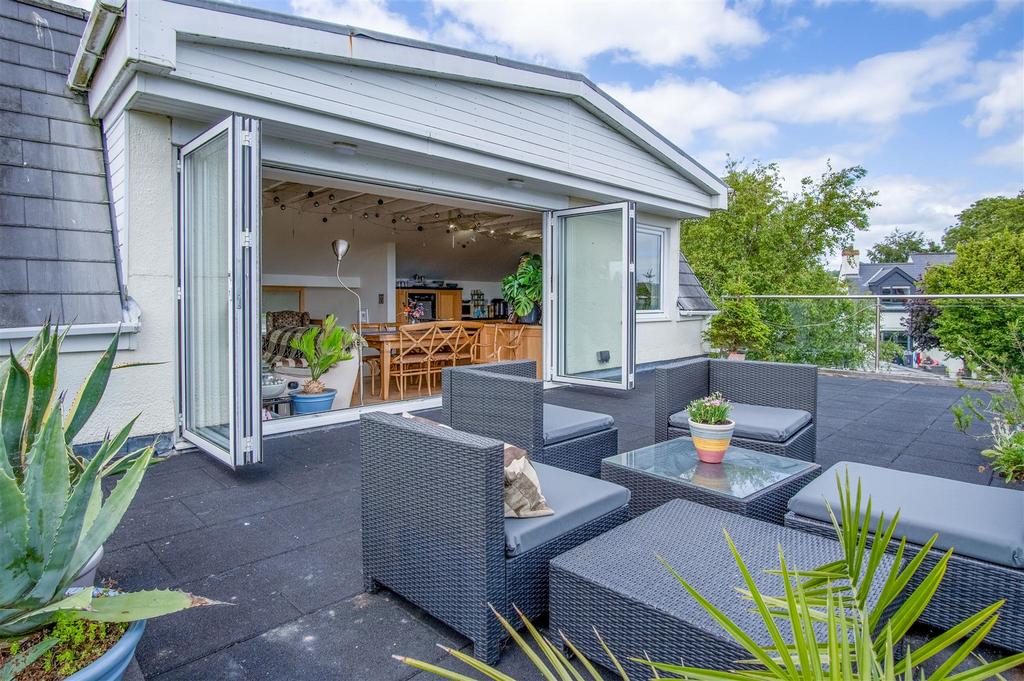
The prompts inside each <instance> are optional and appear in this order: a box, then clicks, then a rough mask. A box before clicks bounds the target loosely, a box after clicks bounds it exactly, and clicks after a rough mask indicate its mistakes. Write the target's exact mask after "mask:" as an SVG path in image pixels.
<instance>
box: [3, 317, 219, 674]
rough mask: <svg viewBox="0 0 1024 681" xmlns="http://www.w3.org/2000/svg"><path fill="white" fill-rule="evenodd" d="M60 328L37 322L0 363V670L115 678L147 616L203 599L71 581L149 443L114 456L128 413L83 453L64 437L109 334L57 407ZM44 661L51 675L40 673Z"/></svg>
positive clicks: (93, 390)
mask: <svg viewBox="0 0 1024 681" xmlns="http://www.w3.org/2000/svg"><path fill="white" fill-rule="evenodd" d="M61 338H62V335H61V334H60V333H58V331H57V329H51V328H50V326H49V324H47V325H46V326H45V327H44V328H43V330H41V331H40V333H39V335H37V336H36V338H34V339H33V340H32V341H31V342H30V343H29V344H28V345H26V347H25V348H24V349H23V350H22V351H21V352H18V353H13V355H12V356H11V357H9V358H7V359H4V360H3V361H2V362H0V386H2V392H0V434H2V435H0V436H2V438H3V441H2V445H3V449H2V452H0V526H2V527H3V532H0V555H2V556H3V557H4V560H3V564H2V565H0V679H6V678H13V677H14V675H16V674H24V675H25V676H26V678H64V677H67V678H69V679H73V680H75V681H84V680H86V679H88V680H97V681H116V680H117V679H120V678H121V676H122V674H123V673H124V670H125V668H126V667H127V666H128V664H129V663H130V662H131V659H132V657H133V656H134V654H135V647H136V645H137V644H138V642H139V639H140V638H141V636H142V632H143V629H144V628H145V620H146V619H147V618H150V617H157V616H160V615H165V614H169V613H173V612H177V611H179V610H184V609H186V608H192V607H196V606H200V605H210V604H213V603H214V601H210V600H207V599H205V598H201V597H198V596H193V595H191V594H188V593H184V592H181V591H165V590H153V591H142V592H136V593H121V592H119V591H116V590H112V589H95V588H93V586H92V585H91V584H89V585H88V586H84V587H76V586H75V583H76V581H77V580H79V578H80V576H81V574H82V572H83V570H85V568H86V566H87V565H88V564H89V563H90V562H91V561H92V557H93V556H94V555H95V554H96V553H97V551H98V550H99V548H100V547H101V546H102V545H103V542H104V541H106V539H107V538H108V537H109V536H110V534H111V533H112V532H113V531H114V530H115V529H116V528H117V525H118V523H119V522H120V521H121V518H122V517H123V516H124V513H125V511H127V509H128V506H129V505H130V504H131V502H132V499H133V498H134V497H135V493H136V492H137V491H138V488H139V485H140V483H141V482H142V478H143V475H144V474H145V472H146V470H147V468H148V467H149V466H150V465H151V464H152V463H153V456H154V450H153V448H152V447H147V448H144V449H141V450H139V451H136V452H132V453H129V454H127V455H126V456H125V455H124V449H123V448H124V446H125V443H126V442H127V441H128V436H129V434H130V432H131V427H132V425H133V424H134V419H133V420H132V421H131V422H129V423H128V424H127V425H126V426H124V427H123V428H121V429H120V430H119V431H117V433H116V434H115V435H113V436H109V435H108V437H106V438H105V439H104V441H103V442H102V443H101V444H100V446H99V448H98V449H97V451H96V452H95V454H93V455H92V457H91V458H89V459H82V458H79V457H78V456H76V455H75V454H74V452H73V451H72V448H71V444H70V443H71V441H72V437H73V435H74V433H77V432H78V431H79V430H80V429H81V427H82V426H83V425H84V424H85V422H86V421H87V420H88V418H89V416H90V415H91V413H92V411H93V410H94V409H95V407H96V405H97V404H98V403H99V401H100V398H101V397H102V395H103V391H104V389H105V387H106V380H107V377H108V375H109V372H110V370H111V368H113V354H114V352H115V351H116V347H117V338H116V337H115V338H114V340H113V341H112V343H111V345H110V348H108V353H106V354H104V355H103V357H101V360H100V362H99V363H98V364H97V367H96V369H94V370H93V372H92V373H91V374H90V375H89V376H88V377H87V378H86V380H85V383H84V384H83V385H82V387H81V389H80V391H79V393H78V396H77V397H76V399H75V401H74V404H73V405H72V406H71V407H70V409H69V410H68V413H67V416H66V417H65V416H64V414H63V410H62V407H63V404H62V400H63V395H62V394H61V393H60V392H58V390H57V381H56V377H57V359H58V352H57V349H58V347H59V344H60V339H61ZM30 386H31V391H30V390H29V387H30ZM115 472H117V473H124V475H123V477H121V479H120V480H118V482H117V483H116V485H115V486H114V487H113V489H111V490H109V494H108V495H106V498H104V496H105V495H104V486H103V485H101V484H100V483H101V479H102V478H103V477H104V476H105V475H110V474H112V473H115ZM55 668H56V672H55V673H56V676H44V675H42V674H41V672H44V671H47V670H49V671H47V673H51V672H53V671H54V669H55Z"/></svg>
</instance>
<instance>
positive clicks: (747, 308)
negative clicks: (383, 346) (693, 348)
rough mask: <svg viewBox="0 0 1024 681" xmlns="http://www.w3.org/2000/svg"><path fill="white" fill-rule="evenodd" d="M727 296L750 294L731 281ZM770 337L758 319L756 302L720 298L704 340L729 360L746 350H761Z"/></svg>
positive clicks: (742, 354)
mask: <svg viewBox="0 0 1024 681" xmlns="http://www.w3.org/2000/svg"><path fill="white" fill-rule="evenodd" d="M726 294H727V295H730V296H744V295H750V294H751V289H750V287H749V286H746V285H745V284H740V283H733V284H731V285H729V286H727V287H726ZM770 338H771V329H769V328H768V325H767V324H765V323H764V320H763V319H762V318H761V311H760V310H759V309H758V307H757V303H755V302H754V301H753V300H751V299H749V298H723V299H722V300H721V301H720V302H719V304H718V313H717V314H716V315H715V316H714V317H712V318H711V322H710V323H709V324H708V329H707V331H705V333H704V339H705V340H706V341H707V342H708V343H710V344H711V345H712V346H713V347H715V348H718V349H719V350H722V351H723V352H725V354H726V356H727V357H728V358H729V359H744V358H745V357H746V353H747V352H750V351H753V352H756V351H758V350H761V349H763V348H764V347H765V346H766V345H767V344H768V341H769V340H770Z"/></svg>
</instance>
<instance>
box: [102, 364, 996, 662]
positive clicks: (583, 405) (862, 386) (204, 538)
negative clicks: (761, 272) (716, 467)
mask: <svg viewBox="0 0 1024 681" xmlns="http://www.w3.org/2000/svg"><path fill="white" fill-rule="evenodd" d="M652 388H653V386H652V380H651V375H650V374H641V375H640V376H639V379H638V385H637V389H636V390H633V391H630V392H614V391H604V390H597V389H591V388H580V387H572V388H558V389H555V390H550V391H548V392H547V394H546V399H547V400H548V401H549V402H552V403H555V404H563V405H566V406H571V407H576V408H580V409H589V410H592V411H602V412H604V413H608V414H611V415H612V416H613V417H614V418H615V420H616V423H617V424H618V427H619V449H620V450H621V451H628V450H631V449H637V448H639V447H643V446H645V445H648V444H651V443H652V442H653V422H652V419H653V413H654V409H653V406H654V397H653V390H652ZM961 395H962V391H960V390H958V389H956V388H949V387H937V386H919V385H915V384H910V383H899V382H894V381H880V380H876V379H857V378H848V377H832V376H822V377H821V378H820V379H819V423H820V428H819V432H818V436H819V437H818V463H820V464H822V465H823V466H830V465H832V464H834V463H837V462H839V461H861V462H865V463H871V464H874V465H881V466H890V467H893V468H898V469H901V470H912V471H918V472H922V473H928V474H931V475H939V476H945V477H951V478H955V479H959V480H967V481H970V482H975V483H980V484H993V485H1001V484H1002V482H1001V481H1000V480H999V479H998V478H995V479H993V478H994V476H993V475H992V474H991V471H990V470H989V469H988V468H987V467H985V463H986V462H985V459H984V457H982V456H981V454H980V449H981V447H982V446H983V443H981V442H980V441H978V440H976V439H974V438H972V437H969V436H965V435H961V434H960V433H958V432H956V430H955V428H953V425H952V423H953V420H952V415H951V414H950V413H949V407H950V406H951V405H952V404H954V403H955V402H956V401H957V400H958V399H959V398H960V396H961ZM424 415H426V416H429V417H433V418H435V419H439V418H440V416H441V415H440V412H439V411H437V410H435V411H432V412H425V413H424ZM265 452H266V463H264V464H263V465H261V466H259V467H250V468H247V469H242V470H239V471H230V470H228V469H227V468H225V467H223V466H221V465H220V464H218V463H216V462H214V461H212V460H210V459H208V458H206V457H204V456H202V455H200V454H196V453H183V454H178V455H174V456H171V457H169V458H167V459H166V460H165V461H164V462H163V463H161V464H159V465H158V466H155V467H154V468H152V469H151V470H150V472H149V473H148V474H147V476H146V480H145V481H144V483H143V486H142V491H141V492H140V494H139V496H138V497H137V498H136V500H135V502H134V503H133V505H132V507H131V509H130V510H129V512H128V514H127V515H126V517H125V521H124V522H123V523H122V524H121V526H120V527H119V529H118V530H117V532H116V533H115V534H114V536H113V537H112V538H111V540H110V542H109V544H108V547H107V548H108V552H107V555H106V556H105V558H104V561H103V563H102V565H101V567H100V573H101V576H104V577H112V578H114V579H116V580H117V581H118V583H119V584H121V585H122V586H124V587H126V588H130V589H138V588H153V587H169V586H174V587H179V588H186V589H188V590H191V591H192V592H194V593H198V594H202V595H205V596H209V597H211V598H215V599H219V600H223V601H226V602H229V603H233V604H234V605H231V606H220V607H211V608H201V609H198V610H193V611H189V612H184V613H179V614H178V615H174V616H172V617H168V618H164V619H162V620H156V621H154V622H152V623H151V624H150V625H149V627H148V629H147V632H146V636H145V638H144V639H143V645H142V646H141V647H140V649H139V653H138V660H139V664H140V667H141V670H142V672H143V673H145V675H146V678H159V679H161V680H162V681H173V680H175V679H230V680H248V679H271V678H274V679H280V678H295V679H306V678H310V679H313V678H332V679H335V678H336V679H368V680H371V681H373V680H376V679H401V680H408V679H416V680H417V681H426V679H427V678H431V677H427V676H424V675H418V674H417V672H416V671H415V670H414V669H411V668H409V667H405V666H404V665H402V664H400V663H398V662H397V661H395V660H393V659H392V658H391V655H392V654H400V653H401V654H406V655H410V656H413V657H418V658H421V659H425V660H429V661H435V662H438V663H440V664H442V665H444V666H453V665H452V663H451V662H449V661H448V660H447V658H446V656H445V655H444V653H443V652H442V651H441V650H440V649H438V648H436V647H435V645H434V644H435V643H443V644H445V645H451V646H454V647H456V648H465V647H466V646H467V645H468V644H467V643H466V641H465V640H463V639H462V638H461V637H460V636H458V635H457V634H455V633H454V632H452V631H451V630H450V629H448V628H447V627H444V626H443V625H441V624H439V623H438V622H436V621H434V620H432V619H431V618H430V617H428V616H426V615H425V614H423V613H422V612H421V611H420V610H418V609H417V608H416V607H414V606H412V605H410V604H409V603H407V602H405V601H404V600H402V599H401V598H398V597H395V596H393V595H390V594H387V593H382V594H376V595H372V596H368V595H364V594H362V593H361V591H362V578H361V572H360V560H361V559H360V555H361V544H360V538H359V429H358V428H357V427H356V426H354V425H347V426H337V427H332V428H326V429H321V430H318V431H315V432H303V433H297V434H292V435H288V436H278V437H274V438H268V439H267V440H266V442H265ZM396 503H401V500H396ZM455 668H457V666H455ZM500 668H501V669H502V670H503V671H505V672H506V673H508V674H510V675H512V676H513V677H515V678H521V679H532V678H536V676H535V675H534V674H533V673H532V667H531V665H530V663H529V661H528V659H527V658H526V657H525V656H524V655H523V654H522V653H520V652H519V651H517V650H508V651H506V653H505V655H504V656H503V658H502V662H501V665H500Z"/></svg>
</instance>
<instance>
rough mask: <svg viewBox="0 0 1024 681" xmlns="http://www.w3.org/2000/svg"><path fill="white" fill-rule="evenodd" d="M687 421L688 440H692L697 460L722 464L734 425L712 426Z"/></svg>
mask: <svg viewBox="0 0 1024 681" xmlns="http://www.w3.org/2000/svg"><path fill="white" fill-rule="evenodd" d="M689 421H690V438H691V439H693V446H694V448H696V450H697V458H698V459H700V460H701V461H703V462H704V463H722V458H723V457H724V456H725V450H727V449H729V442H730V441H731V440H732V431H733V429H734V428H735V427H736V424H735V423H734V422H733V421H727V422H726V423H722V424H719V425H715V426H712V425H708V424H707V423H694V421H693V420H692V419H690V420H689Z"/></svg>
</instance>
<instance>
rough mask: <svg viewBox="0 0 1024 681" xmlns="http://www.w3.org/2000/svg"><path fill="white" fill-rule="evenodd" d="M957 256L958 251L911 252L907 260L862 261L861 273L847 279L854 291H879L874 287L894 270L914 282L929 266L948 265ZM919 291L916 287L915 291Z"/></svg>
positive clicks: (917, 280) (866, 292)
mask: <svg viewBox="0 0 1024 681" xmlns="http://www.w3.org/2000/svg"><path fill="white" fill-rule="evenodd" d="M955 258H956V253H911V254H910V257H909V258H908V259H907V262H882V263H874V262H865V263H861V264H860V273H859V274H858V275H857V276H847V277H845V279H846V281H848V282H849V283H850V284H851V286H852V289H853V292H854V293H864V294H872V293H877V292H876V291H875V290H874V289H875V288H877V287H878V285H879V284H880V283H881V282H882V280H884V279H887V278H889V276H890V275H892V274H893V273H894V272H898V273H902V274H903V275H904V276H905V277H906V278H907V279H909V280H910V281H912V282H919V281H921V279H923V278H924V272H925V270H927V269H928V268H929V267H931V266H932V265H948V264H949V263H951V262H953V260H954V259H955ZM917 292H918V291H917V288H916V287H915V289H914V291H913V293H917Z"/></svg>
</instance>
